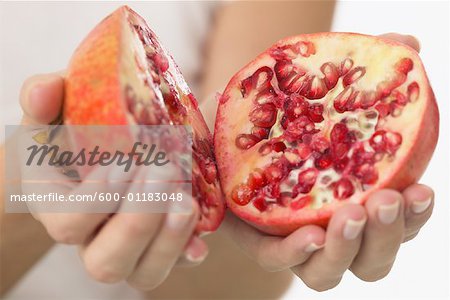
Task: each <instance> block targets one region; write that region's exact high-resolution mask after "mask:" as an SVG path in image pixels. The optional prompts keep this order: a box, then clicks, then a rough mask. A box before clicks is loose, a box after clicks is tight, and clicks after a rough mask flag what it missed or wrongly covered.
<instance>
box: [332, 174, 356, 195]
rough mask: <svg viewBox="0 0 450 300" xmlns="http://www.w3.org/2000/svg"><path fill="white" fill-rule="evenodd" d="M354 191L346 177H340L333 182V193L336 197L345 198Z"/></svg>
mask: <svg viewBox="0 0 450 300" xmlns="http://www.w3.org/2000/svg"><path fill="white" fill-rule="evenodd" d="M354 193H355V188H354V187H353V184H352V182H351V181H350V180H349V179H347V178H341V179H340V180H339V181H337V182H335V183H334V188H333V195H334V197H335V198H336V199H339V200H342V199H347V198H348V197H350V196H352V195H353V194H354Z"/></svg>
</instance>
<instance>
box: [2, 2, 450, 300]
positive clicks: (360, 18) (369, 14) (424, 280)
mask: <svg viewBox="0 0 450 300" xmlns="http://www.w3.org/2000/svg"><path fill="white" fill-rule="evenodd" d="M118 5H119V4H116V3H108V4H104V5H96V6H91V7H90V9H82V8H80V6H81V5H60V4H57V3H54V4H46V5H43V4H42V5H41V6H40V7H38V6H35V5H34V6H31V5H27V4H23V3H22V4H12V3H9V4H5V3H1V4H0V66H1V69H0V80H1V81H0V104H1V112H0V113H1V114H0V116H1V122H0V125H2V126H3V125H4V124H17V123H18V122H19V120H20V107H19V105H18V92H19V89H20V86H21V84H22V82H23V80H24V79H25V78H26V77H27V76H28V75H30V74H34V73H42V72H51V71H54V70H59V69H63V68H64V67H65V66H66V65H67V62H68V60H69V58H70V55H71V53H72V52H73V50H74V49H75V47H76V45H77V44H78V43H79V42H80V40H81V39H82V38H83V37H84V36H85V35H86V33H87V32H88V31H89V30H90V29H91V28H92V27H93V26H94V25H95V24H96V23H97V22H98V21H99V20H100V19H102V18H103V17H104V16H105V15H106V14H107V13H109V12H111V11H112V10H114V8H115V7H117V6H118ZM132 6H133V7H134V8H136V10H137V11H138V12H140V13H141V14H142V15H143V16H145V17H146V18H150V15H151V18H152V19H151V22H150V23H151V24H152V27H154V29H155V31H156V32H157V33H158V34H159V35H160V37H161V39H162V41H163V43H164V44H165V45H166V47H167V48H168V49H170V50H171V52H172V53H173V54H174V56H175V59H176V60H177V61H178V63H179V65H180V67H181V69H182V71H183V73H185V74H186V75H188V77H189V73H190V72H194V67H193V65H192V64H196V63H197V61H196V60H197V59H198V57H196V55H197V54H196V53H197V52H195V51H192V52H189V47H183V45H186V43H193V42H194V43H196V42H199V40H200V35H201V30H200V29H199V30H197V31H196V32H197V33H198V34H199V36H196V37H194V38H193V37H192V36H189V37H186V35H183V34H181V32H179V31H180V30H181V29H183V28H184V26H185V25H186V24H185V23H183V22H182V21H181V20H180V19H177V18H170V22H171V26H170V29H168V28H167V26H164V25H165V24H166V23H165V22H166V21H167V18H168V16H170V15H171V13H174V10H175V11H177V8H176V7H177V6H178V5H175V4H173V5H164V6H161V7H158V5H156V4H155V3H152V4H151V6H152V7H153V9H158V10H160V13H158V14H151V12H150V9H149V8H148V5H147V4H137V3H136V4H132ZM169 7H171V8H169ZM183 12H184V14H185V15H186V14H187V13H186V11H185V9H184V8H183V9H182V10H180V9H178V12H175V14H176V13H178V14H183ZM197 13H198V11H197ZM189 15H190V16H191V17H193V18H192V22H199V18H201V14H200V15H195V13H194V15H192V13H189ZM449 15H450V14H449V3H448V2H431V1H421V2H414V1H402V2H392V1H390V2H388V1H376V2H366V1H360V2H355V1H351V2H350V1H349V2H340V3H338V5H337V10H336V13H335V19H334V26H333V30H334V31H354V32H361V33H367V34H381V33H385V32H400V33H409V34H413V35H415V36H416V37H418V38H419V39H420V41H421V44H422V50H421V57H422V59H423V61H424V65H425V67H426V69H427V72H428V76H429V78H430V81H431V83H432V86H433V89H434V92H435V94H436V98H437V101H438V105H439V108H440V112H441V124H440V128H441V134H440V139H439V143H438V146H437V149H436V152H435V154H434V157H433V160H432V161H431V164H430V166H429V167H428V170H427V172H426V174H425V175H424V177H423V179H422V182H423V183H426V184H428V185H430V186H431V187H433V189H434V190H435V192H436V205H435V212H434V214H433V216H432V219H431V220H430V221H429V222H428V224H427V225H426V226H425V228H423V230H422V232H421V234H420V235H419V236H418V237H417V238H416V239H415V240H413V241H412V242H409V243H407V244H405V245H403V246H402V248H401V249H400V252H399V254H398V257H397V260H396V263H395V266H394V268H393V270H392V272H391V273H390V274H389V276H388V277H387V278H385V279H383V280H381V281H379V282H376V283H365V282H362V281H360V280H358V279H356V278H355V277H354V276H353V275H352V274H351V273H348V274H346V275H345V276H344V279H343V280H342V282H341V284H340V285H339V286H338V287H337V288H335V289H333V290H331V291H327V292H324V293H316V292H314V291H312V290H309V289H308V288H307V287H305V286H304V285H303V284H302V283H301V282H300V281H299V280H296V281H295V282H294V284H293V285H292V287H291V289H290V290H289V291H288V292H287V294H286V295H285V298H286V299H308V300H309V299H347V300H348V299H448V298H449V290H448V288H449V285H450V279H449V221H448V219H449V200H450V199H449V198H450V197H449V194H450V193H449V187H450V176H449V154H450V149H449V136H450V129H449V128H450V116H449V109H450V105H449V101H450V98H449V86H450V83H449V66H450V61H449V53H450V49H449V34H450V32H449ZM299 17H301V12H299ZM189 22H190V21H189ZM189 24H191V23H189ZM197 25H199V28H202V26H201V24H197ZM180 37H181V38H180ZM196 39H198V40H196ZM191 46H192V45H191ZM2 131H3V129H2ZM2 136H3V132H2V134H0V137H2ZM0 140H1V138H0ZM61 251H62V250H61ZM60 257H61V254H60ZM64 257H66V258H67V257H70V255H66V256H64ZM55 262H58V266H56V265H53V267H55V268H56V270H58V269H59V270H60V268H61V264H62V263H64V262H63V261H61V260H59V261H57V260H55V259H54V261H53V263H54V264H55ZM74 263H76V264H77V266H78V268H79V265H78V264H80V263H79V262H78V261H74ZM49 264H51V257H47V258H46V263H45V264H44V265H42V264H41V265H38V268H36V269H35V270H34V271H33V273H34V281H33V278H32V277H31V278H30V277H28V279H27V280H28V282H29V284H28V285H25V286H24V288H27V289H30V288H32V287H33V285H32V284H30V283H32V282H35V285H36V283H37V282H36V281H35V280H36V279H37V278H39V277H41V278H42V275H46V274H45V273H43V272H45V271H46V270H47V271H48V272H50V270H52V268H51V267H50V265H49ZM69 267H70V265H69V266H67V267H65V269H66V272H68V271H69V269H68V268H69ZM78 268H75V269H74V270H78ZM80 269H81V268H80ZM53 270H55V269H53ZM78 271H80V270H78ZM80 272H81V271H80ZM73 276H74V275H72V278H71V279H73ZM75 278H77V280H79V281H80V283H81V282H82V281H83V279H82V278H81V277H75ZM71 282H72V286H73V283H74V281H73V280H71ZM60 283H61V285H62V282H60ZM268 284H270V283H268ZM89 287H91V288H95V285H92V284H91V285H89ZM40 288H41V290H42V288H45V287H42V286H41V287H40ZM61 288H62V286H61ZM80 288H82V287H81V286H80ZM104 288H105V287H104V286H103V287H102V290H104ZM121 288H123V287H121ZM62 290H63V291H64V289H62ZM66 291H67V289H66ZM30 292H32V291H30ZM19 294H20V293H19ZM31 294H33V293H31ZM99 294H101V293H99ZM35 295H36V294H35ZM99 297H100V296H99Z"/></svg>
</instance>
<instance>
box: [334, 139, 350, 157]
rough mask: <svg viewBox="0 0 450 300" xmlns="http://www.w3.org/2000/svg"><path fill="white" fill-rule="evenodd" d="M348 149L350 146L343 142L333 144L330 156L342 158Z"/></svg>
mask: <svg viewBox="0 0 450 300" xmlns="http://www.w3.org/2000/svg"><path fill="white" fill-rule="evenodd" d="M349 150H350V147H349V146H348V145H347V144H345V143H337V144H333V145H332V147H331V152H332V156H333V157H334V158H335V159H343V158H344V157H345V156H346V155H347V153H348V151H349Z"/></svg>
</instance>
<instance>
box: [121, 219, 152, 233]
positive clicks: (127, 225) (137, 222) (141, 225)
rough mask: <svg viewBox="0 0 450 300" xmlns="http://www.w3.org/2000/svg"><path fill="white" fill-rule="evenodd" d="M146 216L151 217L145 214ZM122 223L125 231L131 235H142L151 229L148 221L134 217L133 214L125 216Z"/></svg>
mask: <svg viewBox="0 0 450 300" xmlns="http://www.w3.org/2000/svg"><path fill="white" fill-rule="evenodd" d="M147 217H150V218H152V215H151V214H150V215H148V216H145V218H147ZM123 225H124V229H125V230H126V232H127V233H128V234H130V235H132V236H144V235H147V234H148V233H149V231H150V230H151V226H149V222H148V221H145V220H144V219H143V218H134V217H133V216H130V217H128V216H127V217H125V218H124V223H123Z"/></svg>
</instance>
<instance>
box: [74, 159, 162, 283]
mask: <svg viewBox="0 0 450 300" xmlns="http://www.w3.org/2000/svg"><path fill="white" fill-rule="evenodd" d="M146 169H147V168H140V170H139V171H138V174H137V175H136V177H135V178H134V179H135V180H134V181H133V183H132V184H131V186H130V189H129V193H133V194H135V193H144V191H145V189H144V188H145V186H144V185H145V183H144V182H143V180H141V179H142V178H145V176H146V172H147V170H146ZM131 205H136V204H134V203H131V202H124V203H122V205H121V207H120V209H119V211H118V212H117V213H116V214H114V215H112V216H111V217H110V219H109V220H108V221H107V222H106V223H105V224H104V225H103V227H102V228H101V229H100V230H99V232H98V233H97V235H96V236H95V237H94V238H93V239H92V240H91V241H90V243H88V244H87V245H84V246H83V247H82V248H81V257H82V259H83V262H84V265H85V267H86V270H87V272H88V273H89V274H90V275H91V276H92V277H93V278H94V279H96V280H97V281H100V282H105V283H113V282H118V281H120V280H122V279H125V278H127V277H128V276H129V275H130V274H131V273H132V271H133V269H134V268H135V267H136V264H137V262H138V260H139V258H140V256H141V255H142V253H143V252H144V250H145V249H146V248H147V247H148V245H149V244H150V243H151V242H152V240H153V239H154V238H155V237H156V235H157V233H158V231H159V229H160V226H161V222H162V220H163V218H164V215H163V214H161V213H149V212H142V213H141V212H139V213H133V212H129V211H130V209H131V207H127V206H131Z"/></svg>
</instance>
